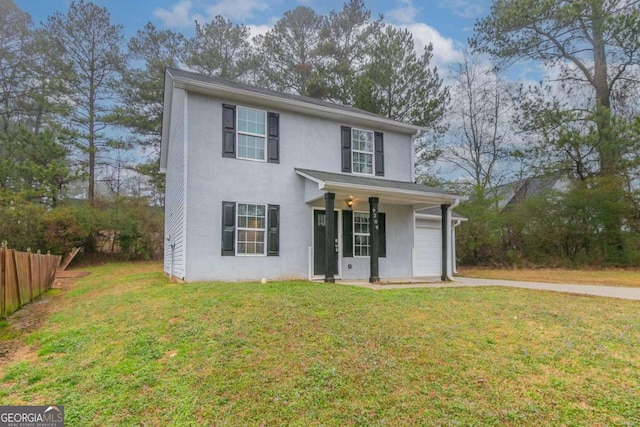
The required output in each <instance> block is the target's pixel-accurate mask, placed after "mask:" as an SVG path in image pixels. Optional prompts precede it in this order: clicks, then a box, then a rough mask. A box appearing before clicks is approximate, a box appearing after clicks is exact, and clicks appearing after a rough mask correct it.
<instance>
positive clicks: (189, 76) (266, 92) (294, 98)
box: [167, 67, 422, 132]
mask: <svg viewBox="0 0 640 427" xmlns="http://www.w3.org/2000/svg"><path fill="white" fill-rule="evenodd" d="M167 73H169V74H170V75H171V76H172V77H173V78H174V79H182V80H188V81H191V82H198V83H201V84H204V85H218V86H224V87H226V88H230V89H233V90H236V91H245V92H251V93H254V94H257V95H262V96H266V97H270V98H277V99H281V100H284V101H289V102H297V103H303V104H307V105H309V106H310V107H313V106H315V107H320V108H324V109H330V110H334V111H336V112H344V113H348V114H356V115H358V116H362V117H366V118H368V119H369V120H377V121H382V122H387V123H394V124H395V126H399V127H403V128H405V129H407V130H412V131H413V132H416V131H418V130H422V128H421V127H420V126H416V125H412V124H409V123H404V122H400V121H397V120H393V119H389V118H387V117H383V116H380V115H378V114H374V113H371V112H368V111H364V110H360V109H358V108H354V107H349V106H346V105H341V104H334V103H332V102H328V101H323V100H320V99H316V98H310V97H307V96H300V95H293V94H290V93H283V92H277V91H274V90H270V89H265V88H262V87H258V86H253V85H249V84H246V83H240V82H236V81H233V80H228V79H223V78H220V77H213V76H207V75H203V74H199V73H194V72H191V71H185V70H181V69H179V68H171V67H167Z"/></svg>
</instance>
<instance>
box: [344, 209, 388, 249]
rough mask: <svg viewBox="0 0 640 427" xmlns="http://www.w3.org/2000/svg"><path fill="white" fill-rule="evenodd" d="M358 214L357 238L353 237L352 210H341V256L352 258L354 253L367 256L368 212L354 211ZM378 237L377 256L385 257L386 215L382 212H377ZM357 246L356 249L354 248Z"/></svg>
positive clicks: (368, 240)
mask: <svg viewBox="0 0 640 427" xmlns="http://www.w3.org/2000/svg"><path fill="white" fill-rule="evenodd" d="M356 214H357V216H358V225H357V227H356V228H357V230H356V233H355V234H356V235H357V236H358V238H357V239H354V218H355V217H356V216H354V212H352V211H346V210H345V211H342V256H343V257H345V258H352V257H353V256H354V253H355V254H356V256H368V254H369V243H370V239H369V235H370V233H371V228H370V226H369V224H368V216H369V213H368V212H356ZM378 221H379V223H378V225H379V228H378V238H379V242H380V248H379V252H378V256H379V257H381V258H385V257H386V256H387V224H386V223H387V216H386V214H385V213H384V212H379V213H378ZM356 247H357V249H356Z"/></svg>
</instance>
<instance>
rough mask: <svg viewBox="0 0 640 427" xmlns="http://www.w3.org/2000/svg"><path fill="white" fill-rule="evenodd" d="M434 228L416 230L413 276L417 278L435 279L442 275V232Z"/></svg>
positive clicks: (423, 227) (434, 226)
mask: <svg viewBox="0 0 640 427" xmlns="http://www.w3.org/2000/svg"><path fill="white" fill-rule="evenodd" d="M432 223H433V225H432V226H424V225H423V226H420V225H418V226H417V227H416V229H415V239H414V242H415V243H414V248H413V275H414V276H416V277H434V276H440V275H441V268H442V266H441V264H442V253H441V252H442V232H441V229H440V227H438V228H436V224H438V222H436V221H433V222H432Z"/></svg>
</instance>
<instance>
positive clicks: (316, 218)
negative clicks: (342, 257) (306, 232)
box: [313, 210, 339, 276]
mask: <svg viewBox="0 0 640 427" xmlns="http://www.w3.org/2000/svg"><path fill="white" fill-rule="evenodd" d="M333 214H334V221H335V222H334V224H335V226H334V235H333V239H332V241H333V242H334V243H333V246H334V248H335V250H334V251H332V252H333V254H334V256H335V262H334V264H333V265H335V266H336V267H335V269H334V270H335V271H334V272H333V274H338V248H339V246H338V212H337V211H334V212H333ZM326 224H327V217H326V214H325V211H323V210H314V211H313V274H314V275H315V276H322V275H324V274H325V265H326V252H325V245H324V242H325V236H326V229H327V226H326Z"/></svg>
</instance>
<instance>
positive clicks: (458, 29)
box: [14, 0, 491, 69]
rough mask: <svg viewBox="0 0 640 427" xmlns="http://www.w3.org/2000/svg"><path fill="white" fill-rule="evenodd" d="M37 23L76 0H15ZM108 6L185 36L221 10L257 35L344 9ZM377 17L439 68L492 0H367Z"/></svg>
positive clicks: (334, 3) (119, 1)
mask: <svg viewBox="0 0 640 427" xmlns="http://www.w3.org/2000/svg"><path fill="white" fill-rule="evenodd" d="M14 1H15V3H16V4H17V6H18V7H19V8H20V9H22V10H23V11H25V12H27V13H29V14H30V15H31V17H32V18H33V21H34V22H35V23H39V22H43V21H46V19H47V16H49V15H51V14H52V13H54V12H55V11H60V12H62V13H65V12H66V10H67V9H68V7H69V4H70V3H71V0H14ZM93 3H95V4H98V5H100V6H103V7H106V8H107V9H108V10H109V12H110V13H111V19H112V22H113V23H116V24H121V25H122V26H123V27H124V31H125V36H126V37H127V39H128V38H130V37H132V36H134V35H135V33H136V31H137V30H139V29H142V28H143V27H144V25H145V24H146V23H147V22H152V23H153V24H154V25H155V26H156V27H157V28H159V29H170V30H172V31H175V32H181V33H183V34H185V35H191V34H193V33H194V28H195V26H194V20H198V22H200V23H203V22H208V21H210V20H211V19H212V18H213V17H215V16H216V15H222V16H224V17H225V18H227V19H230V20H231V21H232V22H233V23H234V24H244V25H246V26H248V27H249V28H250V30H251V33H252V35H256V34H260V33H264V32H266V31H268V30H269V28H271V27H272V26H273V24H274V23H275V22H276V21H277V20H278V19H280V18H281V17H282V16H283V14H284V13H285V12H286V11H288V10H292V9H295V8H296V7H297V6H300V5H302V6H308V7H311V8H312V9H313V10H315V11H316V13H318V14H323V15H324V14H328V13H329V12H330V11H332V10H335V11H339V10H340V9H342V6H343V4H344V1H342V0H128V1H124V0H93ZM365 4H366V6H367V8H368V9H369V10H371V12H372V16H373V17H377V16H379V15H383V16H384V22H386V23H388V24H391V25H395V26H399V27H404V28H407V29H408V30H409V31H411V32H412V34H413V36H414V40H415V42H416V49H417V50H418V52H420V53H421V52H422V50H423V48H424V46H425V45H426V44H427V43H433V48H434V52H433V54H434V57H433V62H434V64H435V65H437V66H438V67H439V68H440V69H446V68H447V67H448V66H450V65H451V64H453V63H455V62H458V61H460V60H461V59H462V51H463V49H464V48H465V46H466V41H467V39H468V38H469V37H471V35H472V33H473V24H474V23H475V21H476V20H477V19H479V18H481V17H483V16H486V15H487V14H488V12H489V7H490V4H491V1H490V0H421V1H420V0H386V1H385V0H365Z"/></svg>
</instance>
